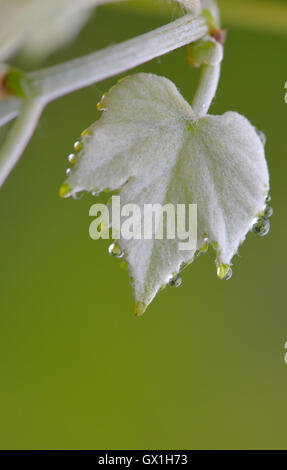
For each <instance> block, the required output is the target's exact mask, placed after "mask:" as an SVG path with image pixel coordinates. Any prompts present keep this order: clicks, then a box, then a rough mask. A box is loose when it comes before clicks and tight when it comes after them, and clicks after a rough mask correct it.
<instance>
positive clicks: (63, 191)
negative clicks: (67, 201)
mask: <svg viewBox="0 0 287 470" xmlns="http://www.w3.org/2000/svg"><path fill="white" fill-rule="evenodd" d="M70 192H71V188H70V186H69V185H68V184H67V183H64V184H62V186H61V187H60V189H59V196H60V197H61V198H62V199H63V198H65V197H68V196H69V193H70Z"/></svg>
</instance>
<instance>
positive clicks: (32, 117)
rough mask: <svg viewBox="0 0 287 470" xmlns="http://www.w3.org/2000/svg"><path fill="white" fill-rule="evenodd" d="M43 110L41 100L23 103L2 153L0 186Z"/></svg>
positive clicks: (0, 157) (18, 156) (0, 156)
mask: <svg viewBox="0 0 287 470" xmlns="http://www.w3.org/2000/svg"><path fill="white" fill-rule="evenodd" d="M42 110H43V102H42V101H41V100H39V99H36V100H34V101H26V102H23V105H22V109H21V114H20V116H19V117H18V118H17V120H16V121H15V123H14V124H13V127H12V128H11V130H10V132H9V134H8V136H7V138H6V140H5V142H4V144H3V146H2V147H1V151H0V186H1V185H2V184H3V183H4V181H5V179H6V178H7V176H8V175H9V173H10V172H11V171H12V169H13V168H14V166H15V165H16V163H17V162H18V160H19V158H20V156H21V154H22V152H23V151H24V149H25V147H26V145H27V143H28V142H29V140H30V138H31V136H32V135H33V132H34V130H35V128H36V126H37V123H38V120H39V117H40V115H41V113H42Z"/></svg>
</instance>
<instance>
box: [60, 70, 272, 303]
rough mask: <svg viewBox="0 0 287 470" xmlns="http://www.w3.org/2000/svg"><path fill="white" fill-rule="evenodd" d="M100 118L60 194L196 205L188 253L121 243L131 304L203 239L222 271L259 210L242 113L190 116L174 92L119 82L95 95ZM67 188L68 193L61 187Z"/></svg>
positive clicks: (134, 80)
mask: <svg viewBox="0 0 287 470" xmlns="http://www.w3.org/2000/svg"><path fill="white" fill-rule="evenodd" d="M100 108H101V109H102V111H103V114H102V116H101V118H100V119H99V121H97V122H96V123H95V124H93V125H92V126H91V127H90V128H89V130H88V133H86V134H85V135H84V136H83V138H82V143H83V147H82V149H81V150H80V151H79V153H78V155H77V160H76V163H75V165H74V167H73V169H72V171H71V173H70V175H69V177H68V179H67V181H66V187H67V188H68V187H69V191H67V194H66V196H70V195H75V194H76V193H78V192H80V191H82V190H86V191H90V192H93V191H97V192H101V191H103V190H105V189H106V188H110V190H116V189H119V195H120V196H121V204H126V203H136V204H138V205H139V206H140V207H141V208H143V205H144V204H148V203H151V204H155V203H160V204H162V205H165V204H167V203H172V204H197V213H198V222H197V223H198V227H197V247H196V249H195V250H192V251H180V250H179V240H178V239H175V240H154V239H152V240H143V239H141V240H123V239H121V240H120V241H119V244H120V247H121V248H122V249H123V250H124V253H125V258H126V261H127V263H128V265H129V271H130V274H131V277H132V278H133V281H134V282H133V286H134V295H135V300H136V302H140V303H142V304H143V305H144V306H145V307H146V306H147V305H148V304H149V303H150V302H151V301H152V299H153V298H154V296H155V295H156V293H157V292H158V290H159V289H160V288H161V286H162V285H164V284H167V282H168V280H169V279H170V276H171V274H172V273H177V272H179V270H180V268H181V266H182V263H188V262H190V261H192V260H193V259H194V256H195V252H196V251H197V250H198V249H200V248H201V247H202V246H203V245H204V243H205V238H206V237H208V240H209V243H210V244H211V245H212V246H213V247H214V248H215V251H216V255H215V256H216V263H217V265H220V264H222V263H224V264H231V260H232V258H233V256H234V254H235V253H237V250H238V247H239V244H240V243H241V242H242V241H243V240H244V239H245V236H246V234H247V233H248V232H249V231H250V229H251V227H252V225H253V223H254V219H256V217H258V214H260V213H261V212H262V211H263V210H264V207H265V198H266V195H267V194H268V191H269V175H268V169H267V164H266V160H265V152H264V147H263V144H262V142H261V140H260V138H259V136H258V135H257V133H256V130H255V128H254V127H253V126H252V125H251V124H250V123H249V121H248V120H247V119H246V118H244V117H243V116H241V115H239V114H237V113H235V112H227V113H225V114H223V115H221V116H212V115H206V116H204V117H202V118H200V119H197V118H196V116H195V114H194V112H193V110H192V108H191V107H190V105H189V104H188V103H187V102H186V101H185V99H184V98H183V97H182V95H181V94H180V93H179V91H178V90H177V88H176V86H175V85H174V84H173V83H172V82H171V81H169V80H168V79H166V78H163V77H158V76H156V75H152V74H138V75H134V76H130V77H127V78H126V79H124V80H123V81H121V82H120V83H119V84H117V85H116V86H115V87H113V88H112V89H111V90H110V92H109V93H108V94H107V95H106V96H104V97H103V99H102V101H101V103H100ZM67 185H68V186H67Z"/></svg>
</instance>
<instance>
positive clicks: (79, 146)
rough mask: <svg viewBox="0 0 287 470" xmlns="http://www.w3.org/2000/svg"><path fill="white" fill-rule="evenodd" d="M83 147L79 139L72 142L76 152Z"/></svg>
mask: <svg viewBox="0 0 287 470" xmlns="http://www.w3.org/2000/svg"><path fill="white" fill-rule="evenodd" d="M82 148H83V143H82V142H81V141H80V140H77V142H75V143H74V149H75V150H76V152H79V151H80V150H82Z"/></svg>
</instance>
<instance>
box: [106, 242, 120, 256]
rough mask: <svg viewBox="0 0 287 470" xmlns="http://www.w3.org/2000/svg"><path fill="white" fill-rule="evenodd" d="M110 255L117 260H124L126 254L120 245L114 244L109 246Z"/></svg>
mask: <svg viewBox="0 0 287 470" xmlns="http://www.w3.org/2000/svg"><path fill="white" fill-rule="evenodd" d="M109 254H110V255H112V256H114V257H115V258H122V257H123V256H124V252H123V251H122V250H121V248H120V247H119V244H118V243H112V244H111V245H110V246H109Z"/></svg>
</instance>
